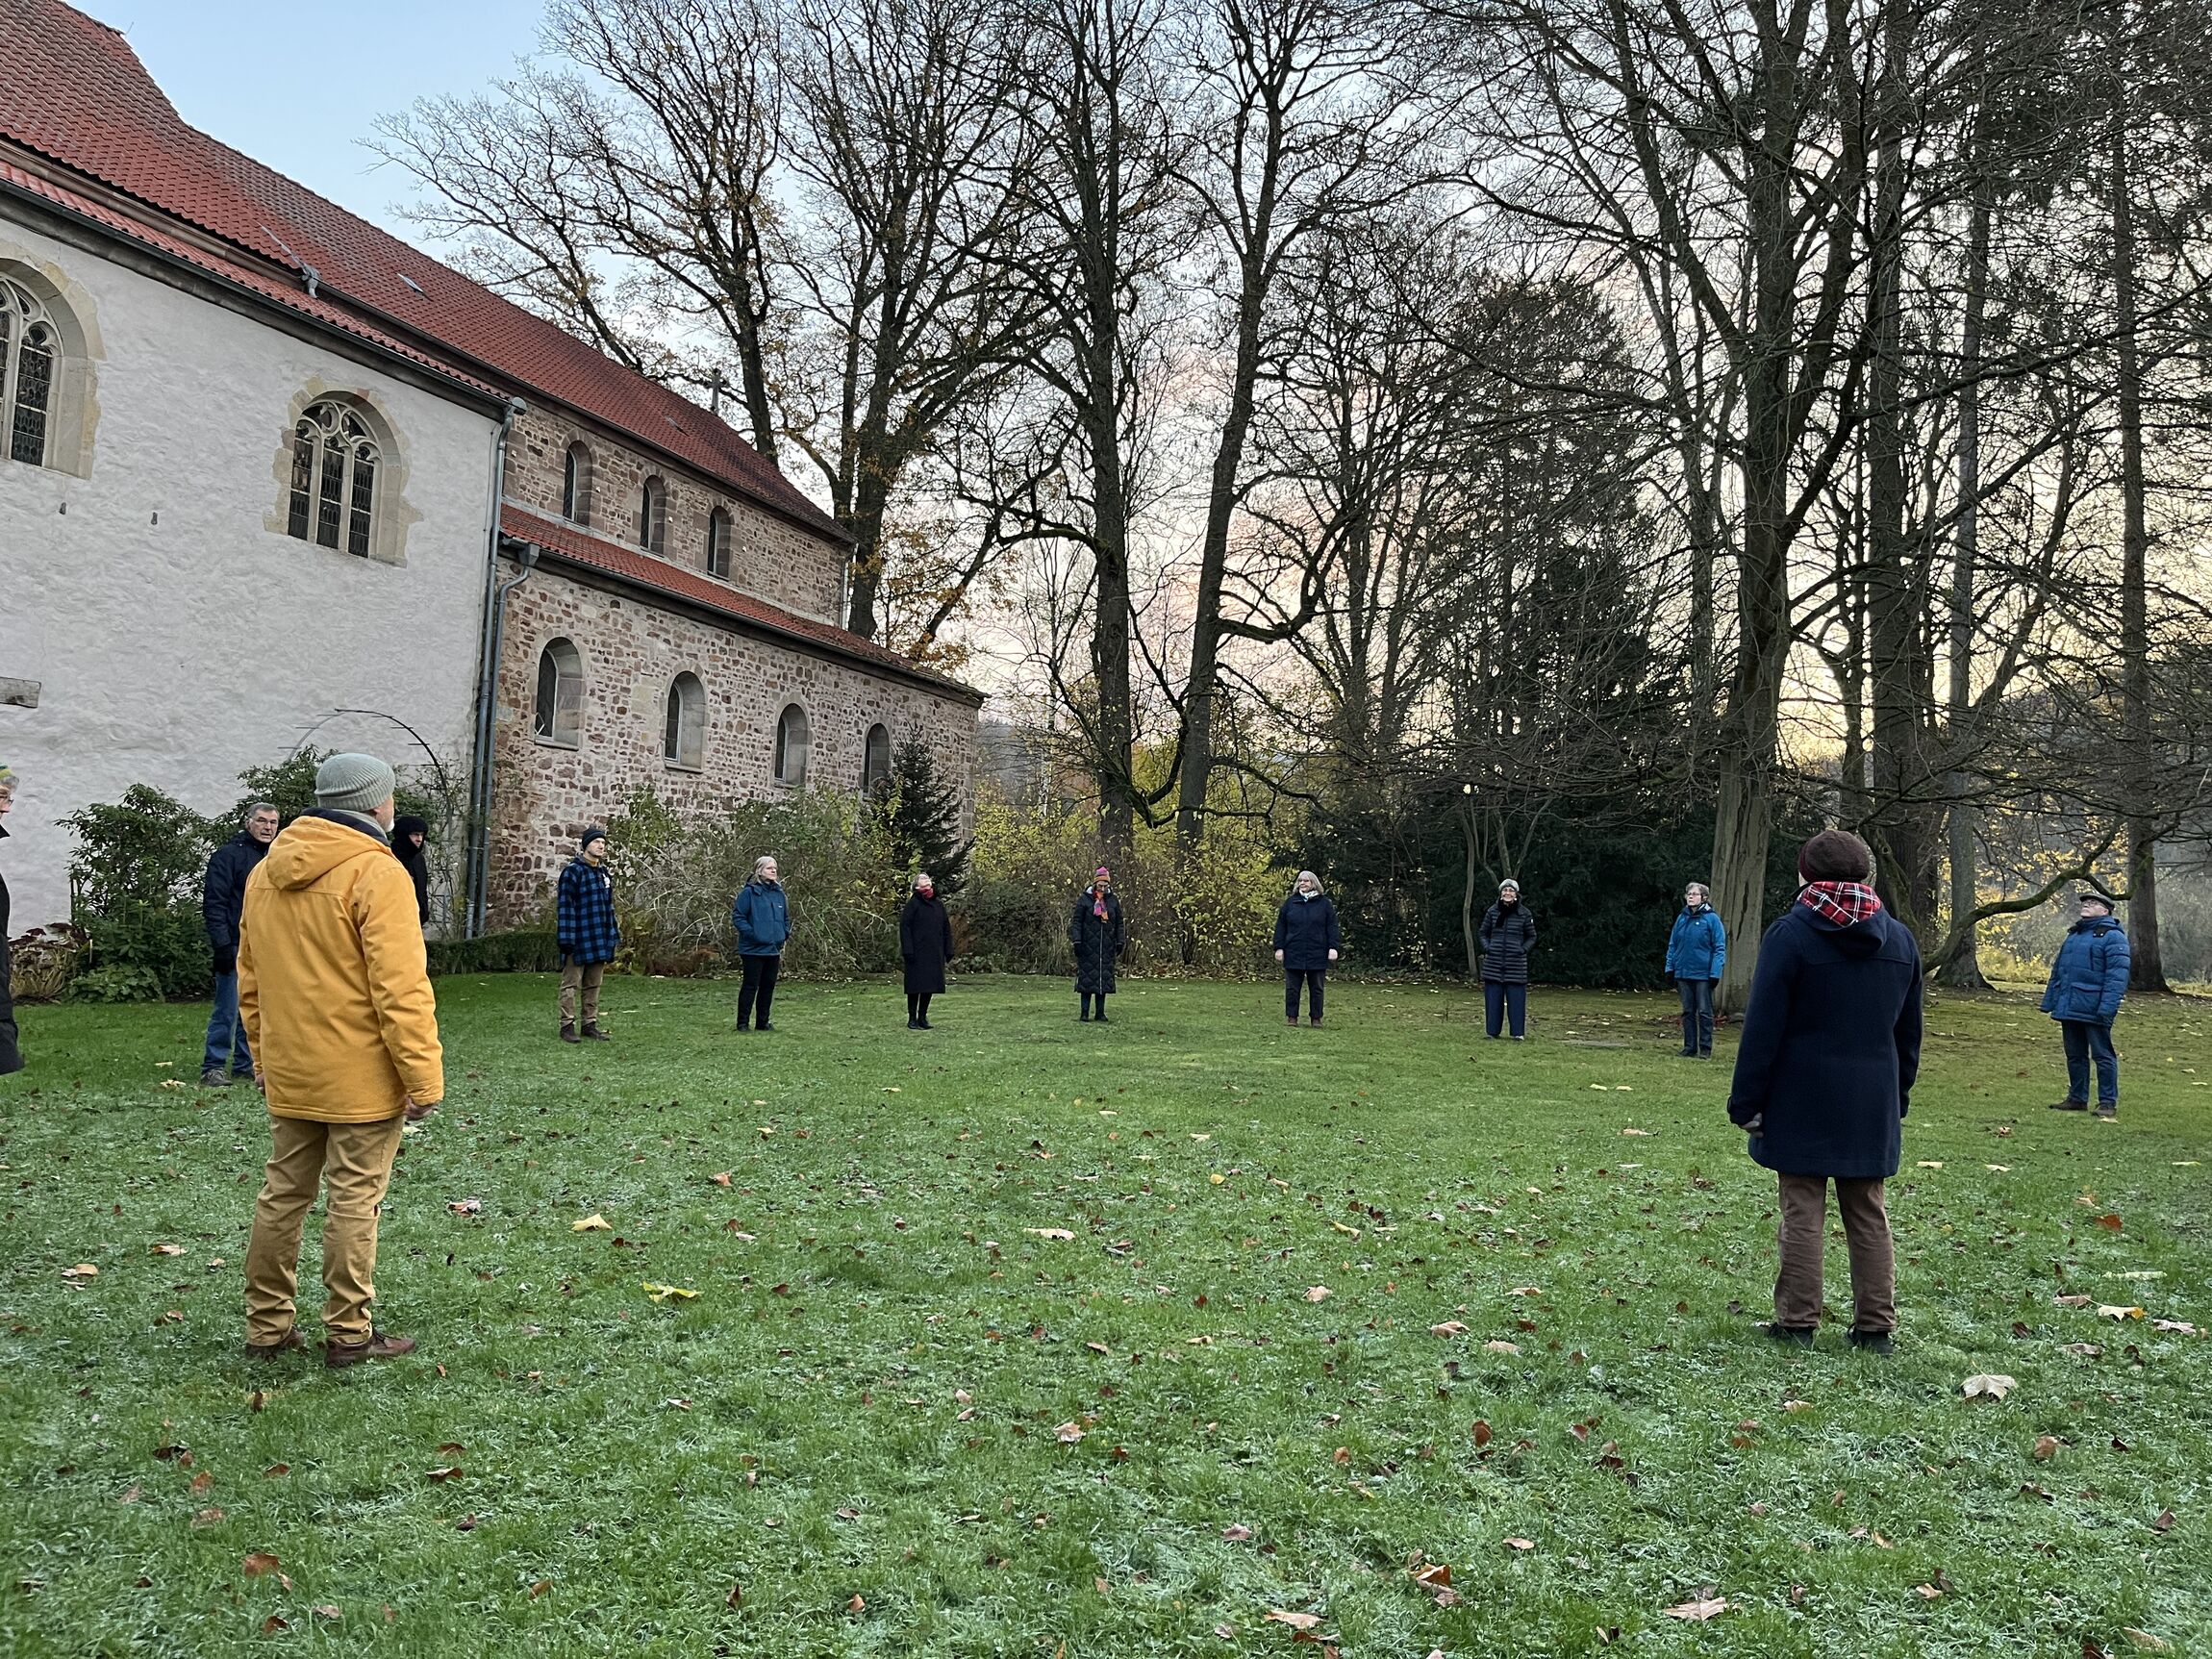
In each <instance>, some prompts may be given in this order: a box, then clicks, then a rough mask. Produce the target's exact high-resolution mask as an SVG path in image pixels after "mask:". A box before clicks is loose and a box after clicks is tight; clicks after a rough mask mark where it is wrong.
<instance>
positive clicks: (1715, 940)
mask: <svg viewBox="0 0 2212 1659" xmlns="http://www.w3.org/2000/svg"><path fill="white" fill-rule="evenodd" d="M1727 966H1728V930H1727V929H1726V928H1725V927H1723V926H1722V924H1721V913H1720V912H1719V911H1717V910H1715V909H1714V908H1713V904H1712V899H1711V895H1710V894H1709V892H1707V890H1706V887H1705V884H1704V883H1703V882H1701V881H1694V882H1692V883H1691V884H1690V885H1689V886H1688V887H1686V888H1684V889H1683V890H1682V913H1681V914H1680V915H1679V916H1677V917H1675V918H1674V930H1673V931H1672V933H1670V934H1669V935H1668V936H1667V971H1668V972H1669V973H1670V974H1672V976H1673V979H1674V984H1675V986H1676V988H1677V989H1678V990H1679V991H1680V993H1681V995H1682V1058H1683V1059H1685V1060H1710V1059H1712V1058H1713V990H1714V988H1715V987H1716V986H1718V985H1719V984H1720V983H1721V975H1722V971H1723V970H1724V969H1725V968H1727Z"/></svg>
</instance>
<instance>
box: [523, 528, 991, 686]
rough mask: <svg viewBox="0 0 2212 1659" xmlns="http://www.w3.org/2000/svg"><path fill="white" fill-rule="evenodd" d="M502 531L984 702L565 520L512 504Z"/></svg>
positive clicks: (841, 633)
mask: <svg viewBox="0 0 2212 1659" xmlns="http://www.w3.org/2000/svg"><path fill="white" fill-rule="evenodd" d="M499 528H500V529H501V530H503V531H504V532H506V534H508V535H509V536H512V537H514V538H515V540H519V541H531V542H535V543H537V545H539V546H540V547H541V548H543V549H545V551H547V552H549V553H553V554H556V555H558V556H559V557H561V558H564V559H568V560H572V561H574V562H575V563H577V564H579V565H589V566H593V567H594V568H596V569H600V570H604V571H606V572H608V574H610V575H614V576H619V577H622V578H623V579H624V580H626V581H630V582H635V583H637V584H639V585H640V586H641V587H644V588H649V589H652V590H654V591H657V592H662V593H668V594H672V595H674V596H676V597H678V598H681V599H688V600H690V601H691V602H692V603H693V604H697V605H703V606H705V607H706V608H707V609H709V610H711V611H716V612H719V613H720V614H721V615H723V616H729V617H732V618H734V619H736V620H737V621H740V622H744V623H749V624H751V625H752V626H754V627H756V628H762V629H765V630H767V632H769V633H774V634H781V635H783V636H784V637H786V638H787V639H792V640H796V641H803V642H805V643H808V644H813V645H819V646H821V647H823V648H825V649H827V650H831V651H835V652H836V653H837V654H838V655H839V656H841V657H844V658H847V659H849V660H851V661H853V662H856V663H859V664H862V665H863V666H867V667H871V668H877V669H888V670H891V671H892V672H895V673H898V674H902V675H904V676H906V677H907V678H909V679H915V680H920V681H922V682H924V683H926V684H927V685H928V686H929V687H930V688H931V689H932V690H935V691H943V692H947V693H949V694H951V695H955V696H958V697H961V698H964V699H966V700H968V701H970V702H975V703H980V702H982V701H983V696H982V693H981V692H979V691H974V690H973V689H971V688H969V687H968V686H964V685H962V684H961V683H960V682H959V681H958V680H954V679H951V678H949V677H947V676H946V675H943V674H940V673H938V672H937V671H936V670H934V669H931V668H921V667H917V666H915V665H914V664H912V663H910V662H908V661H907V660H906V659H905V658H904V657H902V656H900V655H899V654H898V653H897V652H896V651H888V650H886V649H884V647H883V646H881V645H878V644H876V643H874V642H873V641H868V640H864V639H862V638H861V637H860V636H859V635H858V634H851V633H847V632H846V631H845V630H844V629H842V628H838V627H833V626H832V625H831V624H829V623H827V622H817V621H815V620H814V619H813V618H811V617H807V616H796V615H794V614H793V613H792V612H790V611H786V610H783V609H782V608H781V607H779V606H775V605H770V604H768V603H767V601H766V600H763V599H756V598H754V597H753V596H752V595H751V594H750V593H741V592H739V591H737V590H736V589H734V588H729V587H725V586H724V585H723V584H721V583H719V582H716V581H715V580H714V579H713V578H712V577H710V576H706V575H704V574H701V573H700V572H697V571H693V570H687V569H685V568H684V566H681V565H675V564H671V563H670V562H669V561H667V560H666V559H660V558H656V557H655V556H654V555H652V554H650V553H646V552H643V551H641V549H639V548H636V547H625V546H623V545H622V544H621V543H620V542H618V541H610V540H606V539H605V538H604V537H600V536H594V535H592V534H591V532H590V531H589V530H580V529H578V528H577V527H576V526H575V525H573V524H568V523H565V522H564V521H562V520H561V519H558V518H547V517H545V516H544V515H542V514H539V513H533V512H531V511H530V510H529V509H528V508H524V507H517V506H516V505H515V503H514V502H512V501H509V502H505V503H503V504H502V505H501V506H500V509H499Z"/></svg>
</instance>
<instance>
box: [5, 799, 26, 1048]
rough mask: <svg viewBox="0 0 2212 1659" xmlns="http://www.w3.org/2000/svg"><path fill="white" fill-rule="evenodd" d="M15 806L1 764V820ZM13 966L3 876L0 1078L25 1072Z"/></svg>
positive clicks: (6, 833)
mask: <svg viewBox="0 0 2212 1659" xmlns="http://www.w3.org/2000/svg"><path fill="white" fill-rule="evenodd" d="M14 805H15V773H14V772H13V769H11V768H10V767H9V766H8V764H7V763H6V762H5V761H0V818H4V817H7V816H8V814H9V812H10V810H11V809H13V806H14ZM7 839H8V826H7V825H6V824H4V823H0V841H6V840H7ZM11 971H13V964H11V963H10V962H9V960H8V878H7V877H6V876H5V875H0V1077H5V1076H7V1075H8V1073H9V1072H11V1071H20V1070H22V1069H23V1053H22V1050H21V1049H20V1048H18V1047H17V1046H16V1042H15V997H14V993H13V992H11V991H10V990H9V989H8V975H9V974H10V972H11Z"/></svg>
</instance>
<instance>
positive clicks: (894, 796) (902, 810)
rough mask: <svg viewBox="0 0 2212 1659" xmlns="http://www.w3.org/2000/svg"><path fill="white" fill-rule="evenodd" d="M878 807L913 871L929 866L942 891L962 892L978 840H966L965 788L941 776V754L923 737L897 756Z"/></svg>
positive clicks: (900, 854)
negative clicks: (962, 800)
mask: <svg viewBox="0 0 2212 1659" xmlns="http://www.w3.org/2000/svg"><path fill="white" fill-rule="evenodd" d="M878 811H880V812H881V813H882V815H883V825H884V828H885V830H886V831H887V832H888V833H889V834H890V836H891V840H892V846H893V847H894V848H895V849H896V851H897V855H898V858H899V860H900V861H901V862H902V863H903V864H904V865H905V867H906V869H907V872H908V874H909V875H911V874H912V873H913V872H914V871H916V870H923V869H926V870H928V871H929V872H930V874H931V875H933V876H935V877H936V878H937V891H938V892H941V893H944V894H947V895H950V894H952V893H955V892H959V891H960V889H961V886H962V884H963V883H964V882H966V881H967V879H968V854H969V853H971V852H972V851H974V850H975V843H974V842H971V841H968V842H964V841H962V840H961V839H960V794H959V792H958V791H957V790H956V789H954V787H953V786H952V784H951V783H949V782H947V781H945V780H943V779H941V778H940V777H939V775H938V768H937V757H936V756H934V755H932V754H931V753H930V752H929V750H928V748H927V747H926V746H924V745H923V744H922V743H921V742H919V741H918V740H917V739H912V738H910V739H908V740H907V741H906V742H904V743H902V744H900V745H899V749H898V753H897V754H896V755H894V756H893V757H892V764H891V779H890V781H889V784H888V785H887V786H886V788H885V789H884V791H883V792H882V794H881V796H880V804H879V806H878Z"/></svg>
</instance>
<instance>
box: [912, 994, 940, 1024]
mask: <svg viewBox="0 0 2212 1659" xmlns="http://www.w3.org/2000/svg"><path fill="white" fill-rule="evenodd" d="M936 994H937V993H935V992H934V991H910V992H908V993H906V1017H907V1018H909V1019H927V1018H929V999H930V998H931V997H932V996H935V995H936Z"/></svg>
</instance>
